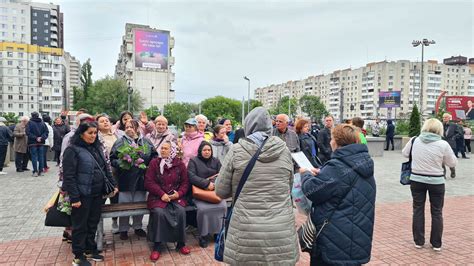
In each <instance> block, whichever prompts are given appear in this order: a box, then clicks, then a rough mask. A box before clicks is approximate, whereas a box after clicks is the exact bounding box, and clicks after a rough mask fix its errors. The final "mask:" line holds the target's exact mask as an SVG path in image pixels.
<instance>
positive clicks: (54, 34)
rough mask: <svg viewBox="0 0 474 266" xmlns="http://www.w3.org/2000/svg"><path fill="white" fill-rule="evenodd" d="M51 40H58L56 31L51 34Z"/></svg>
mask: <svg viewBox="0 0 474 266" xmlns="http://www.w3.org/2000/svg"><path fill="white" fill-rule="evenodd" d="M50 38H51V40H53V39H54V40H58V35H57V34H56V33H53V34H51V36H50Z"/></svg>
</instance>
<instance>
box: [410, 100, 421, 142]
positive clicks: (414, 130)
mask: <svg viewBox="0 0 474 266" xmlns="http://www.w3.org/2000/svg"><path fill="white" fill-rule="evenodd" d="M420 128H421V117H420V112H419V111H418V106H416V103H415V105H414V106H413V110H412V111H411V115H410V127H409V132H408V136H410V137H414V136H418V135H419V134H420Z"/></svg>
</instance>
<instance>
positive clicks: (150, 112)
mask: <svg viewBox="0 0 474 266" xmlns="http://www.w3.org/2000/svg"><path fill="white" fill-rule="evenodd" d="M145 113H146V115H147V116H148V118H150V119H151V118H153V117H157V116H159V115H160V114H161V111H160V108H158V106H156V105H153V106H151V107H150V108H148V109H145Z"/></svg>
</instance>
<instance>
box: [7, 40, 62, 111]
mask: <svg viewBox="0 0 474 266" xmlns="http://www.w3.org/2000/svg"><path fill="white" fill-rule="evenodd" d="M64 76H65V67H64V59H63V50H62V49H59V48H49V47H41V46H37V45H30V44H18V43H8V42H1V43H0V111H1V112H13V113H15V114H16V115H19V116H22V115H29V114H30V113H31V112H33V111H39V112H40V113H46V114H49V115H50V116H51V117H55V116H59V115H60V113H61V111H62V110H63V106H64V105H65V102H64V101H65V97H64V96H65V89H64V86H63V85H64V82H63V80H64Z"/></svg>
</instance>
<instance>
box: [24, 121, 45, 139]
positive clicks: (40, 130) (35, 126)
mask: <svg viewBox="0 0 474 266" xmlns="http://www.w3.org/2000/svg"><path fill="white" fill-rule="evenodd" d="M48 134H49V131H48V128H47V127H46V124H45V123H44V122H43V120H41V118H39V117H33V118H31V119H30V121H29V122H28V124H26V135H27V136H28V145H44V142H45V140H46V139H47V138H48ZM38 137H41V141H39V142H38V141H37V140H36V138H38Z"/></svg>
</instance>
